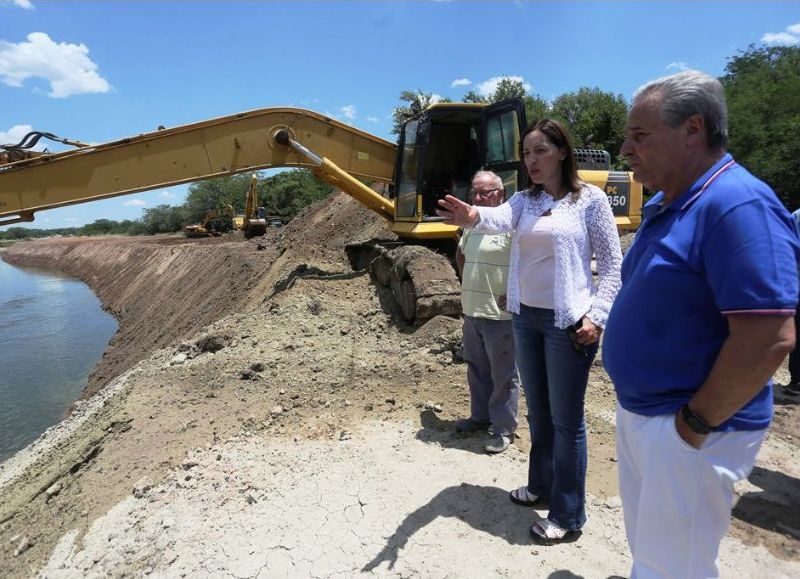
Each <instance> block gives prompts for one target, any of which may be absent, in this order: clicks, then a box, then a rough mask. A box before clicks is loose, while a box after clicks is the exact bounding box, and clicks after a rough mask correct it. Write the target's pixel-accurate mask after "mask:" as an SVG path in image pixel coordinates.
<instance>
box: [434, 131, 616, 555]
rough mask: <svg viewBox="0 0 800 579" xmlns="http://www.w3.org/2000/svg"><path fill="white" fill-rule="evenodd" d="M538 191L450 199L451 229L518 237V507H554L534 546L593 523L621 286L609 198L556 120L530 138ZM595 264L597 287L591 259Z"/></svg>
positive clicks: (511, 299) (526, 139)
mask: <svg viewBox="0 0 800 579" xmlns="http://www.w3.org/2000/svg"><path fill="white" fill-rule="evenodd" d="M522 154H523V161H524V163H525V167H526V169H527V172H528V176H529V178H530V187H529V188H528V189H526V190H524V191H519V192H517V193H515V194H514V195H513V196H512V197H511V198H510V199H509V200H508V201H507V202H505V203H503V204H502V205H500V206H499V207H475V206H472V205H468V204H466V203H463V202H462V201H460V200H458V199H457V198H455V197H452V196H449V195H448V196H447V197H445V199H443V200H441V201H440V202H439V204H440V206H441V209H440V210H439V211H438V213H439V215H440V216H442V217H444V218H445V220H446V222H448V223H453V224H456V225H459V226H461V227H469V228H474V229H477V230H480V231H484V232H492V233H499V232H505V231H513V232H514V237H513V241H512V246H511V263H510V268H509V279H508V293H507V309H508V310H509V311H510V312H511V313H512V314H513V328H514V342H515V348H516V359H517V367H518V369H519V373H520V378H521V380H522V386H523V389H524V391H525V398H526V402H527V405H528V424H529V426H530V432H531V442H532V444H531V454H530V462H529V466H528V483H527V485H525V486H522V487H520V488H518V489H515V490H513V491H511V493H510V496H511V500H512V501H513V502H514V503H517V504H520V505H524V506H533V505H534V504H537V503H539V502H540V501H548V500H549V503H550V512H549V514H548V517H547V519H544V520H542V521H539V522H537V523H536V524H534V525H533V526H532V527H531V530H530V531H531V534H532V535H533V536H534V538H536V539H539V540H541V541H545V542H556V541H561V540H565V539H567V538H569V537H570V535H573V536H574V535H576V534H578V533H580V529H581V527H582V526H583V524H584V523H585V522H586V513H585V508H584V500H585V499H584V495H585V486H586V462H587V449H586V425H585V421H584V415H583V407H584V396H585V393H586V384H587V382H588V379H589V368H590V367H591V364H592V360H593V359H594V357H595V355H596V354H597V348H598V342H599V340H600V334H601V333H602V330H603V326H604V325H605V323H606V319H607V318H608V312H609V310H610V308H611V304H612V303H613V301H614V298H615V296H616V294H617V291H618V290H619V287H620V266H621V264H622V251H621V250H620V243H619V235H618V234H617V229H616V226H615V223H614V215H613V214H612V212H611V207H610V205H609V203H608V198H607V196H606V194H605V193H604V192H603V191H602V190H601V189H599V188H597V187H595V186H594V185H589V184H587V183H584V182H582V181H580V179H579V178H578V171H577V162H576V160H575V154H574V150H573V148H572V143H571V142H570V138H569V135H568V134H567V132H566V130H565V129H564V128H563V127H562V126H561V125H560V124H559V123H558V122H556V121H553V120H549V119H543V120H541V121H539V122H537V123H534V124H532V125H531V126H530V127H528V129H527V130H526V131H525V134H524V135H523V138H522ZM592 255H594V256H595V257H596V259H597V273H598V279H597V283H596V284H595V283H593V280H592V270H591V259H592Z"/></svg>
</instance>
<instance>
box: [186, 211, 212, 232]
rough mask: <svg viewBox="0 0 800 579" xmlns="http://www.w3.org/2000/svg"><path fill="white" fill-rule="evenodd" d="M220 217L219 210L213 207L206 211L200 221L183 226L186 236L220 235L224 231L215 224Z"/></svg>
mask: <svg viewBox="0 0 800 579" xmlns="http://www.w3.org/2000/svg"><path fill="white" fill-rule="evenodd" d="M217 217H219V212H218V211H217V210H216V209H212V210H211V211H209V212H208V213H206V215H205V217H203V219H202V221H200V223H191V224H189V225H185V226H184V227H183V234H184V235H185V236H186V237H210V236H214V237H218V236H219V235H222V232H221V231H219V230H218V229H216V228H215V227H214V226H213V223H214V220H215V219H217Z"/></svg>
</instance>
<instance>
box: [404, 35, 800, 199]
mask: <svg viewBox="0 0 800 579" xmlns="http://www.w3.org/2000/svg"><path fill="white" fill-rule="evenodd" d="M720 82H722V84H723V86H724V87H725V93H726V96H727V101H728V128H729V134H730V139H729V142H728V150H729V151H730V152H731V154H733V156H734V157H735V158H736V160H737V161H739V162H740V163H742V164H743V165H744V166H746V167H747V168H748V169H749V170H751V171H752V172H753V173H754V174H755V175H756V176H758V177H759V178H761V179H762V180H764V181H765V182H767V183H768V184H769V185H770V186H771V187H772V188H773V189H774V190H775V192H776V193H777V195H778V197H779V198H780V199H781V201H783V203H784V204H785V205H786V206H787V208H789V209H790V210H794V209H796V208H798V207H800V47H798V46H777V47H761V48H757V47H755V46H752V45H751V46H750V47H749V48H748V49H747V50H745V51H742V52H740V53H739V54H737V55H736V56H733V57H732V58H730V59H729V61H728V63H727V64H726V66H725V74H724V75H723V76H722V77H720ZM515 97H516V98H521V99H522V101H523V102H524V104H525V114H526V117H527V119H528V121H533V120H538V119H541V118H544V117H549V118H554V119H557V120H559V121H561V122H562V123H563V124H564V125H565V126H566V127H567V128H568V129H569V131H570V133H571V135H572V138H573V140H574V143H575V145H576V146H577V147H581V146H592V147H594V148H597V149H605V150H606V151H608V152H609V154H610V155H611V162H612V165H613V167H614V168H616V169H623V170H624V169H627V168H628V165H627V163H626V161H625V159H624V158H622V157H620V155H619V151H620V148H621V147H622V142H623V141H624V139H625V120H626V117H627V114H628V109H629V107H630V104H629V102H628V101H627V100H626V99H625V98H624V97H623V96H622V95H620V94H613V93H610V92H605V91H602V90H600V89H599V88H589V87H582V88H579V89H578V90H577V91H575V92H570V93H566V94H562V95H560V96H558V97H556V98H555V99H553V101H552V102H547V101H546V100H545V99H543V98H542V97H541V96H539V95H536V94H533V95H529V94H527V91H526V90H525V87H524V86H523V85H522V83H521V82H519V81H516V80H513V79H509V78H505V79H502V80H501V81H500V82H499V83H498V85H497V88H496V90H495V92H494V93H492V94H490V95H487V96H483V95H480V94H477V93H475V92H474V91H470V92H468V93H467V94H466V95H464V97H463V102H484V103H493V102H498V101H501V100H505V99H508V98H515ZM433 98H434V97H433V94H432V93H426V92H423V91H421V90H417V91H404V92H402V93H401V94H400V100H401V101H403V102H404V103H405V104H403V105H401V106H400V107H397V108H396V109H395V111H394V117H393V120H394V128H393V132H394V133H395V134H398V133H399V132H400V129H401V127H402V125H403V123H404V122H405V121H407V120H408V119H409V118H411V117H412V116H415V115H417V114H419V113H420V112H421V111H422V110H424V108H425V107H427V106H428V105H430V104H431V103H432V102H433ZM442 100H443V101H444V102H452V101H451V100H450V99H448V98H444V99H442Z"/></svg>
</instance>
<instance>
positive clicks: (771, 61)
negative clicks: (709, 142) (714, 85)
mask: <svg viewBox="0 0 800 579" xmlns="http://www.w3.org/2000/svg"><path fill="white" fill-rule="evenodd" d="M720 81H721V82H722V84H723V86H724V87H725V95H726V98H727V101H728V128H729V135H730V137H729V141H728V148H729V150H730V151H731V153H732V154H733V155H734V156H735V157H736V159H737V160H738V161H740V162H741V163H742V164H743V165H745V166H746V167H747V168H748V169H749V170H751V171H752V172H753V173H754V174H755V175H757V176H758V177H759V178H761V179H763V180H764V181H766V182H767V183H769V185H770V186H771V187H772V188H773V189H774V190H775V192H776V193H777V195H778V197H780V199H781V200H782V201H783V202H784V203H785V204H786V205H787V207H788V208H789V209H792V210H793V209H796V208H798V207H800V185H798V183H800V47H797V46H794V47H791V46H777V47H770V48H755V47H754V46H750V47H749V48H748V49H747V50H746V51H744V52H742V53H740V54H738V55H736V56H734V57H732V58H731V59H730V61H729V62H728V64H727V65H726V66H725V75H724V76H723V77H722V78H721V79H720Z"/></svg>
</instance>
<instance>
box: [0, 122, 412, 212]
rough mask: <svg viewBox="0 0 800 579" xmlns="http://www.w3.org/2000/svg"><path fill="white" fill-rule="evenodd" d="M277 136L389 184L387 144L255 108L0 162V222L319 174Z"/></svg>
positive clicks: (392, 151) (390, 149) (390, 150)
mask: <svg viewBox="0 0 800 579" xmlns="http://www.w3.org/2000/svg"><path fill="white" fill-rule="evenodd" d="M281 131H285V132H286V133H288V135H289V136H290V137H291V138H292V139H293V140H298V141H302V142H303V143H305V144H306V145H308V146H309V148H311V149H313V150H320V151H325V158H326V159H327V160H328V161H330V162H331V163H333V164H335V165H336V166H337V167H338V168H339V169H341V170H342V171H344V172H346V173H347V174H348V175H350V176H353V177H358V178H363V179H368V180H373V181H381V182H391V180H392V174H393V171H394V163H395V156H396V152H397V147H396V146H395V145H394V144H393V143H390V142H389V141H385V140H383V139H381V138H379V137H376V136H374V135H370V134H369V133H366V132H364V131H360V130H358V129H356V128H354V127H351V126H349V125H345V124H344V123H340V122H338V121H336V120H334V119H330V118H328V117H325V116H323V115H320V114H318V113H315V112H313V111H308V110H304V109H295V108H268V109H259V110H255V111H249V112H245V113H239V114H236V115H230V116H227V117H221V118H218V119H212V120H208V121H203V122H199V123H194V124H191V125H184V126H179V127H174V128H171V129H165V130H160V131H156V132H152V133H145V134H141V135H138V136H136V137H130V138H126V139H121V140H119V141H114V142H111V143H105V144H101V145H94V146H89V147H84V148H81V149H77V150H74V151H66V152H63V153H55V154H45V155H40V156H35V157H32V158H29V159H25V160H22V161H17V162H13V163H7V164H4V165H0V225H8V224H10V223H16V222H20V221H33V216H34V213H35V212H36V211H40V210H43V209H50V208H54V207H62V206H65V205H73V204H77V203H85V202H88V201H95V200H98V199H106V198H109V197H116V196H119V195H127V194H131V193H136V192H139V191H147V190H149V189H157V188H160V187H168V186H171V185H177V184H181V183H191V182H194V181H198V180H202V179H208V178H211V177H220V176H224V175H230V174H234V173H241V172H244V171H253V170H259V169H268V168H276V167H303V168H309V169H314V170H317V172H318V174H320V172H319V166H318V165H317V164H316V163H314V162H311V161H309V160H308V159H307V158H306V157H305V156H304V155H302V154H300V153H298V152H297V151H296V150H294V149H293V148H291V147H286V146H283V145H281V144H278V143H276V140H275V137H276V135H277V134H278V133H279V132H281ZM321 176H322V177H323V178H324V177H325V175H324V173H322V174H321ZM387 203H388V204H389V206H391V202H389V201H388V200H387ZM385 213H386V212H385V211H384V212H382V215H383V216H384V217H385V216H386V214H385Z"/></svg>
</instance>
